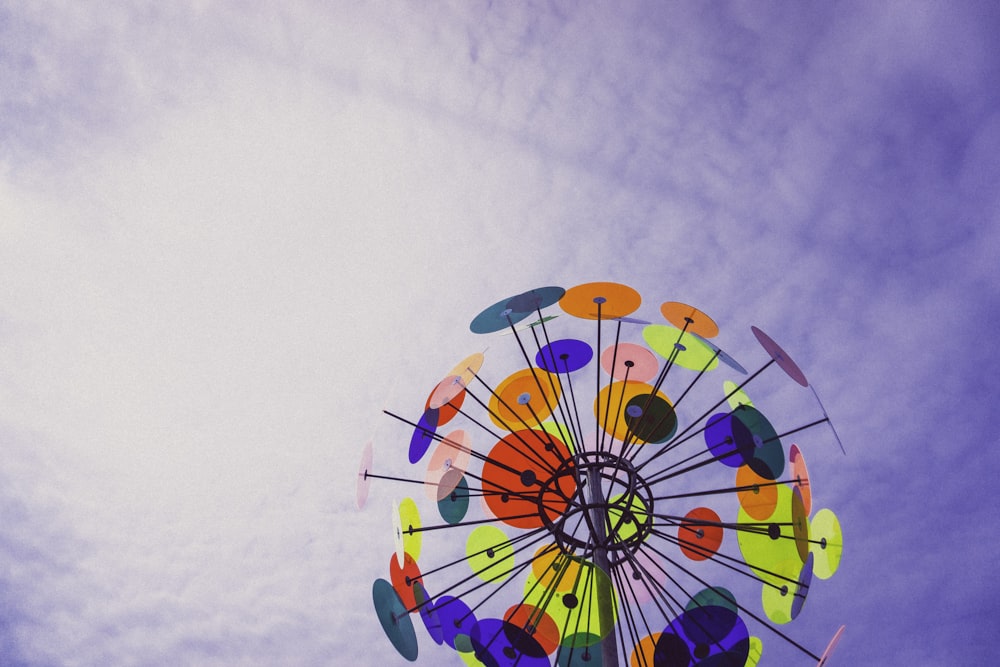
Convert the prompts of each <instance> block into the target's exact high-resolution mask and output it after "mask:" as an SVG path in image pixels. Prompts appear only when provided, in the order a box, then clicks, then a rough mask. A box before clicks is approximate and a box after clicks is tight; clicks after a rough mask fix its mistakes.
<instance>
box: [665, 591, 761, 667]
mask: <svg viewBox="0 0 1000 667" xmlns="http://www.w3.org/2000/svg"><path fill="white" fill-rule="evenodd" d="M749 653H750V633H749V632H748V631H747V626H746V624H745V623H744V622H743V619H741V618H740V617H739V614H737V613H736V612H735V611H734V610H732V609H729V608H728V607H719V606H714V605H713V606H703V607H694V608H692V609H688V610H687V611H685V612H683V613H682V614H681V615H680V616H678V617H677V618H675V619H674V620H673V621H671V622H670V624H669V625H668V626H667V627H666V628H665V629H664V630H663V633H662V634H661V635H660V638H659V639H658V640H657V641H656V648H655V649H654V651H653V664H654V665H657V667H679V666H683V667H688V665H690V664H692V661H693V663H694V664H696V665H702V664H713V665H714V664H717V665H742V664H745V663H746V659H747V656H748V655H749Z"/></svg>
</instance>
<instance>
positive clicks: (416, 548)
mask: <svg viewBox="0 0 1000 667" xmlns="http://www.w3.org/2000/svg"><path fill="white" fill-rule="evenodd" d="M399 522H400V527H401V529H402V536H403V551H405V552H406V553H408V554H410V555H411V556H413V560H420V545H421V544H422V543H423V533H421V532H411V531H412V529H416V528H420V525H421V524H420V512H419V511H418V510H417V503H416V502H414V500H413V498H403V502H401V503H399Z"/></svg>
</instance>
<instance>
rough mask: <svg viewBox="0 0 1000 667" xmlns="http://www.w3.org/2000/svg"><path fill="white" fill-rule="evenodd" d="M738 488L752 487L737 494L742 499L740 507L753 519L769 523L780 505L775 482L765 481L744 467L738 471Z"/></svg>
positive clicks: (748, 467)
mask: <svg viewBox="0 0 1000 667" xmlns="http://www.w3.org/2000/svg"><path fill="white" fill-rule="evenodd" d="M736 486H739V487H751V488H749V489H746V490H745V491H737V492H736V495H737V496H738V497H739V499H740V507H742V508H743V510H744V511H745V512H746V513H747V514H749V515H750V517H751V518H753V519H756V520H757V521H767V520H768V519H769V518H770V517H771V515H772V514H774V508H775V507H777V505H778V488H777V487H776V486H775V485H774V482H773V481H771V480H769V479H764V478H763V477H761V476H760V475H758V474H757V473H755V472H754V471H753V470H752V469H751V468H750V466H747V465H743V466H740V467H739V468H737V469H736Z"/></svg>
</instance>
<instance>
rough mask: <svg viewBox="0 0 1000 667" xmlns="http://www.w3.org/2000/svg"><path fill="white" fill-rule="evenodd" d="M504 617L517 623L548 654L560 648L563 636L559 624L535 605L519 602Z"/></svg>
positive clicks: (512, 622) (512, 623)
mask: <svg viewBox="0 0 1000 667" xmlns="http://www.w3.org/2000/svg"><path fill="white" fill-rule="evenodd" d="M503 619H504V620H505V621H507V622H508V623H510V624H511V625H516V626H517V627H518V628H520V629H521V630H524V631H525V632H526V633H528V635H530V636H531V638H532V639H534V640H535V641H536V642H538V645H539V646H541V647H542V650H543V651H545V654H546V655H551V654H552V652H553V651H555V650H556V649H557V648H559V642H560V641H561V640H562V637H561V636H560V634H559V626H558V625H556V622H555V621H554V620H552V617H551V616H549V615H548V614H547V613H545V610H544V609H539V608H538V607H536V606H535V605H532V604H528V603H526V602H523V603H519V604H516V605H514V606H513V607H511V608H510V609H508V610H507V613H506V614H504V615H503Z"/></svg>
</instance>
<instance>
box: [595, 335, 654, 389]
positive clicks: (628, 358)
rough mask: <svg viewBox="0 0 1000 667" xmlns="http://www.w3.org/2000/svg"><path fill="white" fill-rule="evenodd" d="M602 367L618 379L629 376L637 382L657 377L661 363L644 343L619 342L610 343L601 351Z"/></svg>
mask: <svg viewBox="0 0 1000 667" xmlns="http://www.w3.org/2000/svg"><path fill="white" fill-rule="evenodd" d="M612 363H613V364H614V367H613V368H612ZM601 368H603V369H604V372H605V373H608V374H609V375H611V376H612V377H613V378H614V379H616V380H624V379H626V377H627V378H628V379H629V380H635V381H636V382H649V381H650V380H652V379H653V378H654V377H656V373H657V372H658V371H659V370H660V364H659V362H658V361H657V360H656V355H655V354H653V353H652V352H650V351H649V350H648V349H646V348H645V347H643V346H642V345H637V344H635V343H619V344H618V345H609V346H608V347H607V348H605V350H604V352H602V353H601Z"/></svg>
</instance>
